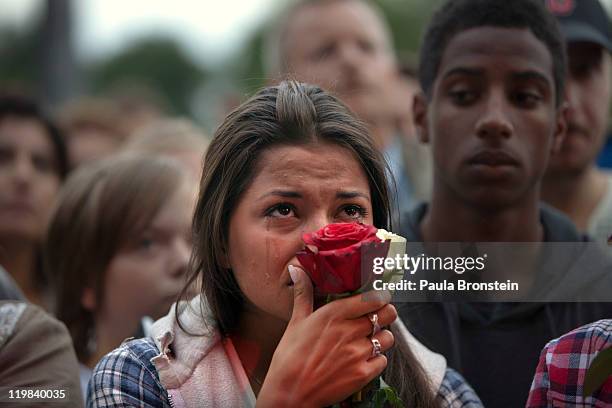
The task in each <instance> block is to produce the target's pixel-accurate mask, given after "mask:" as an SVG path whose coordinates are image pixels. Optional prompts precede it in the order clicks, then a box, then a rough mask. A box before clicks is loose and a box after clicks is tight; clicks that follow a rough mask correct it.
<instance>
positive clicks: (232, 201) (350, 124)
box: [177, 81, 434, 407]
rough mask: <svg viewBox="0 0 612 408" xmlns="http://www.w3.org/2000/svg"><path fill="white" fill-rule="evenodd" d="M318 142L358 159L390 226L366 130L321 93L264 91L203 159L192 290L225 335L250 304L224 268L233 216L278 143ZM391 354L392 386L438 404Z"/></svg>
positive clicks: (381, 174) (237, 113) (378, 217)
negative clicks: (267, 154)
mask: <svg viewBox="0 0 612 408" xmlns="http://www.w3.org/2000/svg"><path fill="white" fill-rule="evenodd" d="M317 143H331V144H334V145H338V146H341V147H343V148H345V149H346V150H347V154H351V155H353V157H355V159H357V160H358V162H359V163H360V164H361V166H362V167H363V169H364V171H365V173H366V175H367V178H368V182H369V186H370V194H371V197H372V210H373V218H374V225H375V226H376V227H379V228H387V229H388V228H389V220H390V208H389V192H388V187H387V180H386V176H385V168H386V165H385V162H384V159H383V157H382V155H381V153H380V152H379V151H378V150H377V149H376V148H375V147H374V143H373V141H372V139H371V138H370V136H369V133H368V130H367V128H366V127H365V125H364V124H362V123H361V122H360V121H358V120H357V119H356V118H355V117H354V116H353V115H352V114H351V112H350V111H349V110H348V108H347V107H346V106H345V105H344V104H342V103H341V102H340V101H339V100H338V99H336V98H334V97H333V96H331V95H329V94H328V93H326V92H324V91H323V90H321V89H320V88H318V87H315V86H312V85H306V84H302V83H298V82H294V81H285V82H282V83H280V84H279V85H278V86H274V87H268V88H264V89H263V90H261V91H260V92H258V93H257V94H255V95H254V96H253V97H252V98H251V99H249V100H248V101H246V102H245V103H243V104H242V105H241V106H239V107H238V108H237V109H236V110H234V111H233V112H232V113H230V114H229V115H228V116H227V118H226V119H225V121H224V122H223V123H222V124H221V126H220V127H219V128H218V129H217V131H216V133H215V135H214V138H213V140H212V142H211V144H210V146H209V149H208V152H207V154H206V158H205V160H204V169H203V174H202V180H201V183H200V193H199V198H198V203H197V206H196V210H195V217H194V220H193V230H194V239H195V243H194V253H193V257H192V268H191V270H190V274H191V275H190V279H189V284H193V283H194V282H200V284H201V292H202V294H203V295H204V299H206V302H207V303H208V308H210V310H211V312H212V313H213V315H214V316H215V318H216V319H217V322H218V325H219V328H220V330H221V332H222V333H224V334H227V333H229V332H231V331H232V330H233V329H234V328H235V327H236V325H237V323H238V320H239V318H240V315H241V313H242V311H243V307H244V302H245V300H244V295H243V294H242V292H241V291H240V288H239V287H238V284H237V282H236V279H235V278H234V275H233V273H232V271H231V269H228V268H225V267H224V266H223V265H225V262H224V257H225V254H226V253H227V252H228V251H227V245H228V228H229V224H230V217H231V216H232V214H233V212H234V210H235V208H236V207H237V205H238V203H239V201H240V199H241V197H242V194H243V193H244V192H245V191H246V189H247V188H248V186H249V185H250V183H251V181H252V180H253V178H254V177H255V175H256V170H257V168H258V166H257V165H258V161H259V160H260V157H261V154H262V152H264V151H266V150H268V149H270V148H271V147H274V146H279V145H285V146H286V145H296V146H299V145H309V144H317ZM188 287H189V286H188ZM187 290H188V289H187V288H186V291H187ZM177 311H178V309H177ZM179 324H180V320H179ZM391 354H392V355H391V356H390V363H389V366H388V368H387V373H388V374H389V375H388V376H387V375H386V376H385V378H386V379H387V381H388V382H390V383H391V385H393V386H394V387H396V389H398V390H400V394H401V396H402V398H403V400H404V402H405V403H407V404H409V405H410V406H413V407H425V406H432V405H433V398H434V397H433V394H432V392H431V389H430V388H429V384H428V381H427V380H426V377H425V374H424V373H423V369H422V368H421V367H420V365H419V364H418V362H417V361H416V359H415V357H414V355H412V354H410V353H408V354H410V355H400V353H399V352H392V353H391ZM393 355H395V357H394V356H393ZM387 377H389V378H387Z"/></svg>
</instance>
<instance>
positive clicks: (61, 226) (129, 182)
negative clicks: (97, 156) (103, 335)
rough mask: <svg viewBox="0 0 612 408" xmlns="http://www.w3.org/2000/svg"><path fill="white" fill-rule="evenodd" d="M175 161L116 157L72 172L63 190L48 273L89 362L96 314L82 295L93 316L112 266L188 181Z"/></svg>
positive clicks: (49, 244)
mask: <svg viewBox="0 0 612 408" xmlns="http://www.w3.org/2000/svg"><path fill="white" fill-rule="evenodd" d="M185 177H186V176H185V172H184V171H183V169H182V167H181V166H180V164H179V163H176V162H175V161H173V160H172V159H167V158H162V157H156V156H148V155H147V156H145V155H142V156H137V155H118V156H115V157H111V158H108V159H103V160H101V161H99V162H96V163H92V164H91V165H86V166H83V167H80V168H78V169H77V170H75V172H74V173H73V174H71V175H70V177H69V178H68V181H67V182H66V184H65V185H64V187H63V189H62V192H61V194H60V197H59V199H58V202H57V204H56V206H55V209H54V211H53V214H52V216H51V221H50V224H49V228H48V231H47V239H46V243H45V248H44V256H45V266H46V267H47V270H48V272H49V275H50V277H51V278H52V280H53V282H54V284H55V289H56V296H57V304H56V315H57V317H58V319H60V320H61V321H62V322H64V324H65V325H66V327H67V328H68V331H69V332H70V335H71V336H72V340H73V342H74V347H75V350H76V353H77V357H78V358H79V361H81V362H87V360H88V358H89V356H90V352H91V350H89V349H88V344H89V343H90V342H91V340H92V336H93V330H94V328H95V320H94V318H95V315H94V314H95V312H94V311H91V310H88V309H87V308H85V307H84V306H83V304H82V297H83V292H84V291H85V289H86V288H91V289H93V291H94V296H95V303H96V309H98V308H100V307H101V305H102V302H103V299H104V290H105V288H104V282H105V277H106V271H107V269H108V267H109V264H110V262H111V260H112V259H113V257H114V256H115V255H116V254H117V252H118V251H119V250H120V249H121V248H123V247H124V246H125V245H127V244H130V243H133V241H134V240H136V239H138V237H139V235H140V234H141V232H142V231H144V230H145V229H146V228H147V227H148V225H149V224H150V223H151V222H152V220H153V218H154V217H155V215H156V214H157V212H158V211H159V210H160V209H161V208H162V206H163V205H164V203H166V202H167V200H168V199H169V198H170V197H172V195H173V194H174V192H175V191H176V190H177V189H178V188H179V187H180V186H181V183H182V182H183V180H184V179H185Z"/></svg>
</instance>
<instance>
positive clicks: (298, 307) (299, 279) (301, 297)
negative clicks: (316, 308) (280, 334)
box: [288, 265, 312, 321]
mask: <svg viewBox="0 0 612 408" xmlns="http://www.w3.org/2000/svg"><path fill="white" fill-rule="evenodd" d="M288 269H289V275H290V276H291V280H292V281H293V313H292V314H291V321H298V320H302V319H305V318H306V317H308V316H310V315H311V314H312V282H311V281H310V278H309V277H308V275H307V274H306V272H304V270H303V269H302V268H300V267H299V266H294V265H289V267H288Z"/></svg>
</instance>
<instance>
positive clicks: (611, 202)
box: [542, 0, 612, 242]
mask: <svg viewBox="0 0 612 408" xmlns="http://www.w3.org/2000/svg"><path fill="white" fill-rule="evenodd" d="M546 5H547V7H548V9H549V10H550V11H551V12H552V13H553V14H554V15H555V16H556V17H557V19H558V21H559V23H560V25H561V31H562V32H563V34H564V36H565V39H566V41H567V50H568V74H569V75H568V80H567V86H566V101H567V104H568V118H567V119H568V130H567V134H566V136H565V139H564V141H563V144H562V147H561V150H560V152H559V153H557V154H555V155H553V156H552V157H551V160H550V162H549V166H548V170H547V173H546V175H545V178H544V181H543V183H542V199H543V200H544V201H546V202H547V203H549V204H551V205H553V206H554V207H556V208H557V209H559V210H561V211H563V212H565V213H566V214H567V215H568V216H569V217H570V218H571V219H572V221H573V222H574V224H576V226H577V227H578V229H579V230H581V231H584V232H586V233H588V234H589V235H590V236H591V237H592V238H593V239H595V240H596V241H599V242H606V240H607V238H608V237H609V236H610V234H612V173H606V172H604V171H603V170H601V169H599V168H598V167H597V165H596V160H597V155H598V154H599V152H600V150H601V149H602V147H603V145H604V143H605V137H606V133H607V132H606V131H607V124H608V115H609V111H610V96H611V93H610V91H611V84H610V80H611V69H612V58H611V57H610V51H611V50H612V42H611V39H612V35H611V32H610V21H609V20H608V16H607V14H606V12H605V10H604V9H603V7H602V5H601V4H600V2H599V0H547V1H546Z"/></svg>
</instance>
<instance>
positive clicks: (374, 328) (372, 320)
mask: <svg viewBox="0 0 612 408" xmlns="http://www.w3.org/2000/svg"><path fill="white" fill-rule="evenodd" d="M368 319H370V323H372V334H371V335H372V336H374V335H375V334H376V333H378V332H379V331H380V324H378V313H372V314H370V315H369V316H368Z"/></svg>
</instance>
